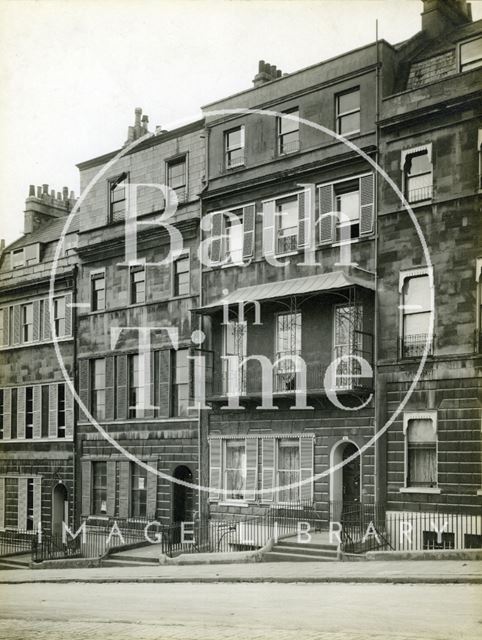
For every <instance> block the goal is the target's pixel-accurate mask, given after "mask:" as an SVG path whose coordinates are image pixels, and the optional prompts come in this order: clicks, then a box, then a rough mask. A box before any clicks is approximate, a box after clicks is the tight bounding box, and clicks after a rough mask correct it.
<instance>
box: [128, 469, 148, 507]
mask: <svg viewBox="0 0 482 640" xmlns="http://www.w3.org/2000/svg"><path fill="white" fill-rule="evenodd" d="M146 514H147V470H146V469H144V468H143V467H140V466H139V465H138V464H136V463H135V462H133V463H132V464H131V516H132V517H133V518H145V517H146Z"/></svg>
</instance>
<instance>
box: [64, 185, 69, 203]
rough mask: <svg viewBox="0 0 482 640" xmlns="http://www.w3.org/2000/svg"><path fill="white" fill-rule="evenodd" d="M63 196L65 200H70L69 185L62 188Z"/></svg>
mask: <svg viewBox="0 0 482 640" xmlns="http://www.w3.org/2000/svg"><path fill="white" fill-rule="evenodd" d="M62 198H63V200H68V199H69V188H68V187H63V188H62Z"/></svg>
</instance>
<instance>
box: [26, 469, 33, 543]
mask: <svg viewBox="0 0 482 640" xmlns="http://www.w3.org/2000/svg"><path fill="white" fill-rule="evenodd" d="M26 506H27V531H33V528H34V526H33V525H34V518H33V516H34V480H33V478H28V479H27V495H26Z"/></svg>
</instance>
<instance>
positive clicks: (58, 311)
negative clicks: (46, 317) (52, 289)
mask: <svg viewBox="0 0 482 640" xmlns="http://www.w3.org/2000/svg"><path fill="white" fill-rule="evenodd" d="M54 325H55V335H56V336H64V335H65V298H54Z"/></svg>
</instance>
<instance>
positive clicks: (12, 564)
mask: <svg viewBox="0 0 482 640" xmlns="http://www.w3.org/2000/svg"><path fill="white" fill-rule="evenodd" d="M28 568H29V565H28V562H21V561H19V560H10V559H7V558H0V569H28Z"/></svg>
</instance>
